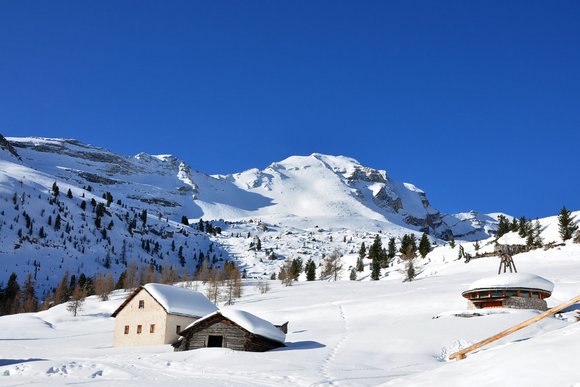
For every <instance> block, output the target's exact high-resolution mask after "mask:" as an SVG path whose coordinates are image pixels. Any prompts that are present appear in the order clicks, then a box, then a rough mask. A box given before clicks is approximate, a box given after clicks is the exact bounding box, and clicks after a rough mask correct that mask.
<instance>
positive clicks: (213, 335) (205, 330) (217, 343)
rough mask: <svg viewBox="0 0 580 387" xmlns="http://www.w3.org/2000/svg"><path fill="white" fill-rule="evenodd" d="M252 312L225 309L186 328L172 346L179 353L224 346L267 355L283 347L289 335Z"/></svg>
mask: <svg viewBox="0 0 580 387" xmlns="http://www.w3.org/2000/svg"><path fill="white" fill-rule="evenodd" d="M282 329H283V328H282V327H280V328H277V327H275V326H274V325H272V324H271V323H269V322H268V321H266V320H263V319H261V318H259V317H257V316H254V315H253V314H251V313H248V312H245V311H242V310H235V309H224V310H220V311H216V312H214V313H211V314H209V315H207V316H205V317H203V318H201V319H199V320H197V321H195V322H194V323H192V324H191V325H189V326H188V327H187V328H185V329H184V330H183V331H181V332H180V333H179V335H180V336H182V337H181V338H180V339H179V340H178V341H177V342H176V343H175V344H173V347H174V348H175V350H176V351H189V350H192V349H198V348H208V347H222V348H229V349H233V350H236V351H250V352H264V351H268V350H270V349H274V348H279V347H284V346H285V345H284V340H285V339H286V335H285V334H284V332H283V331H282Z"/></svg>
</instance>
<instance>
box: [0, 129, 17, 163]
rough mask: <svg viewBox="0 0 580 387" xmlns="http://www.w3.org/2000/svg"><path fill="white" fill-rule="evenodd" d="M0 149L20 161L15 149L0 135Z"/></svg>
mask: <svg viewBox="0 0 580 387" xmlns="http://www.w3.org/2000/svg"><path fill="white" fill-rule="evenodd" d="M0 149H2V150H4V151H6V152H8V153H10V154H11V155H12V156H14V157H16V158H17V159H18V160H21V159H20V155H19V154H18V152H16V149H14V147H13V146H12V144H10V142H9V141H8V140H6V138H4V136H2V134H0Z"/></svg>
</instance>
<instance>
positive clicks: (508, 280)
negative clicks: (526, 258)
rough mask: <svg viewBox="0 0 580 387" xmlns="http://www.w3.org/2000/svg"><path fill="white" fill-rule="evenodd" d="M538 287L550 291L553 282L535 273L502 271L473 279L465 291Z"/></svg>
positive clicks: (552, 287)
mask: <svg viewBox="0 0 580 387" xmlns="http://www.w3.org/2000/svg"><path fill="white" fill-rule="evenodd" d="M496 288H497V289H508V288H510V289H511V288H520V289H538V290H545V291H547V292H550V293H552V290H554V284H553V283H552V282H550V281H548V280H547V279H545V278H543V277H540V276H538V275H535V274H527V273H503V274H499V275H495V276H492V277H485V278H482V279H480V280H477V281H475V282H474V283H472V284H471V285H469V288H468V290H467V291H470V290H477V289H496Z"/></svg>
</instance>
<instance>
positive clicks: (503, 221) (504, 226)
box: [497, 215, 510, 238]
mask: <svg viewBox="0 0 580 387" xmlns="http://www.w3.org/2000/svg"><path fill="white" fill-rule="evenodd" d="M497 219H498V225H497V237H498V238H500V237H502V236H503V235H505V234H507V233H508V232H510V222H509V220H508V218H506V217H505V216H504V215H499V216H498V217H497Z"/></svg>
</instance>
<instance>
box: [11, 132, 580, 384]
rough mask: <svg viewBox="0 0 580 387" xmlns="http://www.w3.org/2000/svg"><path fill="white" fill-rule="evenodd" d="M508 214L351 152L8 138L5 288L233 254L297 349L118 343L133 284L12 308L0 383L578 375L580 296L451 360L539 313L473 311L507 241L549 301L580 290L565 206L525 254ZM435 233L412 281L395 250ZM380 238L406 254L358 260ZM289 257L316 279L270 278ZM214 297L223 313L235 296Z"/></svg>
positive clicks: (188, 264) (524, 379) (185, 275)
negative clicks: (176, 348) (447, 207)
mask: <svg viewBox="0 0 580 387" xmlns="http://www.w3.org/2000/svg"><path fill="white" fill-rule="evenodd" d="M55 187H56V188H55ZM55 191H56V192H55ZM571 215H572V216H574V217H575V218H576V219H579V218H580V212H578V211H576V212H573V213H572V214H571ZM502 217H503V215H502V214H499V213H496V214H479V213H477V212H475V211H471V212H466V213H462V214H445V213H444V212H441V211H439V210H437V209H435V208H434V207H433V206H431V204H430V203H429V201H428V200H427V195H426V194H425V193H424V192H423V191H421V190H420V189H418V188H417V187H415V186H414V185H412V184H409V183H402V182H397V181H395V180H393V179H391V178H390V177H389V176H388V175H387V173H386V172H385V171H383V170H376V169H372V168H367V167H364V166H362V165H361V164H360V163H358V162H357V161H356V160H353V159H351V158H348V157H343V156H327V155H321V154H312V155H310V156H293V157H290V158H288V159H286V160H283V161H280V162H276V163H273V164H271V165H270V166H268V167H266V168H265V169H263V170H259V169H251V170H248V171H245V172H242V173H237V174H231V175H215V176H210V175H207V174H204V173H201V172H197V171H195V170H193V169H192V168H191V167H189V166H187V165H185V164H184V163H183V162H181V161H180V160H178V159H177V158H175V157H173V156H168V155H163V156H151V155H145V154H139V155H137V156H135V157H125V156H120V155H116V154H114V153H112V152H110V151H108V150H105V149H102V148H98V147H94V146H90V145H85V144H81V143H78V142H76V141H74V140H62V139H45V138H42V139H40V138H22V139H17V138H8V140H3V138H0V289H3V288H4V287H5V286H6V284H7V282H8V281H9V277H10V276H11V273H13V272H14V273H15V274H16V275H17V277H18V280H19V281H20V283H22V281H23V280H24V279H25V278H27V276H28V275H30V277H29V278H33V279H34V284H35V285H34V287H35V290H36V295H37V296H38V298H39V299H40V301H42V299H44V298H47V299H48V300H49V301H50V297H51V295H53V294H54V288H55V287H56V285H57V284H58V283H59V280H60V279H61V278H62V276H63V274H64V273H65V272H68V273H69V274H71V275H75V276H76V278H77V279H78V278H79V277H80V276H81V275H86V276H87V277H94V276H95V275H98V274H102V273H107V274H111V275H112V277H113V278H114V279H115V280H117V278H119V277H120V275H121V273H123V272H125V271H126V270H127V267H128V265H130V264H131V262H135V263H136V264H138V265H141V266H142V267H146V268H150V270H151V272H153V273H155V276H157V275H163V274H164V273H165V275H166V274H167V273H168V272H170V271H174V273H175V278H174V279H175V281H178V280H186V281H187V282H183V283H181V285H182V286H183V285H185V286H192V287H194V288H195V289H196V290H200V291H204V292H205V291H206V290H207V288H206V286H208V285H207V284H203V283H201V282H200V281H193V280H192V279H193V277H194V276H195V275H196V274H198V273H199V269H200V267H201V266H202V263H203V264H209V265H211V266H213V267H216V268H221V267H223V266H224V265H225V263H226V262H228V261H233V262H235V263H236V264H237V266H238V267H239V268H240V270H242V271H243V274H244V277H245V279H244V280H243V287H242V290H243V292H242V293H243V295H242V297H241V298H238V299H236V300H235V304H234V305H233V307H234V308H239V309H242V310H245V311H248V312H250V313H253V314H255V315H257V316H259V317H262V318H264V319H266V320H268V321H270V322H273V323H276V324H279V323H283V322H285V321H288V322H289V330H288V334H287V335H286V345H287V346H286V347H284V348H279V349H275V350H272V351H269V352H265V353H250V352H236V351H231V350H228V349H223V348H203V349H198V350H193V351H186V352H173V348H172V347H171V346H170V345H159V346H150V347H133V348H115V347H113V346H112V343H113V327H114V318H112V317H110V315H111V313H112V312H113V311H114V310H115V309H116V308H117V307H118V306H119V305H120V304H121V303H122V302H123V300H124V299H125V298H126V297H127V296H128V294H129V293H128V292H127V291H124V290H116V291H115V292H114V293H112V295H111V298H110V300H108V301H101V300H100V299H99V298H98V297H97V296H90V297H88V298H87V299H86V301H85V302H84V305H83V309H82V311H81V312H80V313H79V315H78V316H76V317H73V315H72V314H71V313H70V311H67V305H66V304H60V305H55V306H52V307H51V308H50V309H48V310H44V311H40V312H35V313H19V314H13V315H7V316H2V317H0V385H10V386H12V385H42V386H47V385H48V386H50V385H65V384H100V385H107V386H109V385H118V386H127V385H130V386H131V385H134V386H154V385H159V384H162V383H167V382H168V381H171V382H176V383H182V384H186V385H203V386H212V385H215V386H223V385H228V386H248V385H292V386H296V385H298V386H307V385H312V386H316V385H441V386H443V385H444V386H450V385H452V386H455V385H457V386H463V385H464V386H468V385H497V384H500V385H517V386H546V385H550V386H552V385H554V386H571V385H572V386H574V385H580V371H579V370H578V369H577V367H575V359H576V358H577V357H578V356H579V355H580V346H579V345H578V337H580V325H579V324H577V320H578V318H579V317H580V315H579V310H580V307H579V305H576V306H572V307H570V308H568V309H566V310H564V311H563V312H562V313H560V314H558V315H556V316H553V317H548V318H545V319H543V320H541V321H540V322H539V323H537V324H534V325H531V326H529V327H527V328H525V329H523V330H521V331H519V332H517V333H515V334H513V335H510V336H507V337H505V338H503V339H501V340H500V341H497V342H495V343H493V344H491V345H489V346H486V347H484V348H483V349H481V350H478V351H476V352H475V353H473V354H470V355H469V356H468V357H467V359H466V360H463V361H459V362H454V361H448V360H447V358H448V356H449V355H450V354H451V353H453V352H455V351H456V350H458V349H460V348H464V347H466V346H468V345H469V344H471V343H475V342H477V341H479V340H481V339H484V338H486V337H488V336H491V335H493V334H496V333H498V332H499V331H502V330H503V329H506V328H508V327H511V326H513V325H515V324H517V323H520V322H522V321H524V320H526V319H528V318H531V317H533V316H536V315H538V314H539V313H540V312H539V311H536V310H516V309H490V310H488V311H486V312H481V313H479V314H480V315H479V316H474V314H473V313H471V314H470V313H466V309H467V303H466V299H465V298H463V297H462V296H461V293H462V292H463V291H465V290H466V289H467V288H468V286H469V285H470V284H471V283H473V282H474V281H477V280H479V279H481V278H482V277H487V276H490V275H494V274H496V273H497V270H498V265H499V262H500V260H499V255H498V250H497V248H498V246H499V245H498V244H497V242H500V243H501V244H502V245H511V246H516V247H518V246H519V247H518V248H520V247H521V251H524V252H521V253H516V252H514V254H513V257H514V261H515V263H516V265H517V269H518V271H520V272H523V273H533V274H537V275H540V276H542V277H545V278H546V279H548V280H549V281H552V282H553V283H554V285H555V287H554V291H553V293H552V296H551V297H550V298H548V299H547V302H548V305H549V306H550V307H552V306H555V305H558V304H561V303H563V302H565V301H567V300H569V299H571V298H572V297H575V296H578V295H579V294H580V244H579V243H575V242H574V241H573V240H572V239H571V240H568V241H567V242H565V243H562V239H561V236H560V235H559V230H558V219H557V217H556V216H552V217H548V218H544V219H539V220H538V221H537V222H534V223H533V224H532V223H530V227H531V228H530V230H536V231H537V235H535V234H534V235H535V236H534V238H536V237H537V238H539V239H540V242H541V244H543V245H544V246H547V247H539V245H537V244H536V240H535V239H534V240H533V241H532V242H533V243H532V244H534V246H532V247H530V248H528V247H529V246H526V245H528V244H529V243H528V241H527V240H526V238H525V237H522V236H520V235H518V233H517V232H515V231H512V232H507V233H506V234H504V235H503V236H502V237H501V238H500V239H499V240H498V239H497V238H496V237H495V234H496V232H497V230H498V226H499V224H498V223H499V222H498V219H501V218H502ZM200 218H203V220H204V221H205V222H202V221H201V220H200ZM503 219H507V220H509V221H510V222H511V221H515V223H518V222H517V220H514V219H513V218H512V217H509V216H507V217H506V218H503ZM57 224H58V226H57ZM526 224H527V223H526ZM208 226H209V230H208ZM532 226H533V227H532ZM526 227H527V226H526ZM210 230H211V231H210ZM216 230H219V231H216ZM536 231H534V232H536ZM529 232H532V231H529ZM534 232H532V234H533V233H534ZM423 233H425V234H426V236H425V238H427V244H428V245H429V247H430V249H431V251H429V252H428V253H426V256H425V257H420V256H419V255H418V254H417V255H416V258H414V259H413V262H414V265H415V266H414V270H415V273H414V275H415V278H413V280H412V281H406V280H405V279H406V277H407V276H408V265H409V260H408V259H405V258H404V257H403V253H404V252H403V251H400V250H399V248H400V247H401V244H402V243H403V240H404V236H406V235H414V237H415V238H416V240H417V241H418V240H419V239H420V238H421V236H422V235H423ZM427 235H428V237H427ZM377 236H378V237H380V238H381V240H382V246H383V247H385V248H386V246H387V243H388V242H389V241H390V240H392V241H393V243H394V245H396V246H395V247H396V250H397V251H396V254H395V253H394V256H393V257H392V258H390V260H389V261H388V262H383V264H382V266H381V267H380V272H379V273H378V277H377V278H376V279H378V280H371V277H372V275H373V274H372V273H373V270H372V261H371V260H370V259H369V258H364V259H362V267H360V270H352V269H353V268H356V267H357V264H358V262H359V251H360V248H361V245H362V244H363V243H364V244H365V245H366V248H367V249H368V248H369V247H370V246H371V245H372V244H373V241H374V240H375V239H376V238H377ZM258 246H259V247H258ZM522 246H523V247H522ZM401 250H402V249H401ZM367 251H368V250H367ZM334 252H336V253H337V254H338V256H340V260H341V262H342V270H340V271H339V272H338V273H337V275H336V279H337V280H336V281H333V280H332V279H333V278H332V277H333V276H323V278H322V279H321V272H322V271H323V269H324V261H325V258H326V257H328V256H331V255H332V254H333V253H334ZM518 252H519V251H518ZM293 260H300V261H301V263H302V264H304V263H306V262H307V261H308V260H312V261H313V262H314V265H315V273H314V274H315V278H316V280H313V281H307V274H306V272H305V271H302V272H301V273H300V274H299V275H297V278H298V280H297V281H295V282H293V283H292V285H291V286H284V285H283V284H282V283H281V282H280V281H278V280H270V278H272V276H273V277H274V278H275V277H276V275H278V274H279V273H280V272H281V270H282V268H283V267H284V266H285V265H286V264H288V263H289V262H291V261H293ZM141 273H142V272H141ZM353 275H354V276H353ZM178 277H180V278H181V279H179V278H178ZM265 283H267V284H268V285H269V287H270V290H269V291H267V292H262V291H261V289H260V287H261V288H262V290H263V287H264V284H265ZM218 304H219V306H220V307H226V306H225V305H224V304H225V300H224V299H223V298H222V299H220V300H219V302H218ZM46 305H49V304H48V303H47V304H46ZM227 307H232V306H227ZM468 316H469V317H468ZM556 370H560V371H558V372H556Z"/></svg>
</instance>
